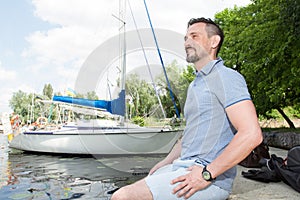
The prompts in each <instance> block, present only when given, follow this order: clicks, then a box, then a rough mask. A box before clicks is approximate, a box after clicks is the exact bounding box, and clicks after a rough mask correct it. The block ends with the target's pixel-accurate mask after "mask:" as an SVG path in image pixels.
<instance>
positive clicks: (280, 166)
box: [242, 146, 300, 192]
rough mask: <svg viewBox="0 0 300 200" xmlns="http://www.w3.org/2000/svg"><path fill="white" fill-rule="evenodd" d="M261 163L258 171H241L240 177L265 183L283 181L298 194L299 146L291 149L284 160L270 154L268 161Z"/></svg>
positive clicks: (299, 184)
mask: <svg viewBox="0 0 300 200" xmlns="http://www.w3.org/2000/svg"><path fill="white" fill-rule="evenodd" d="M262 161H263V162H262ZM262 161H261V162H260V163H261V164H262V165H263V166H262V168H261V169H260V170H248V172H244V171H243V172H242V175H243V176H244V177H245V178H248V179H252V180H256V181H261V182H265V183H268V182H279V181H283V182H284V183H286V184H288V185H289V186H291V187H292V188H293V189H295V190H296V191H298V192H300V146H295V147H293V148H291V149H290V150H289V151H288V154H287V158H286V159H283V158H281V157H278V156H276V155H275V154H272V155H271V158H270V159H269V160H267V159H262Z"/></svg>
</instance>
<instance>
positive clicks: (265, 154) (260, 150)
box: [239, 142, 270, 168]
mask: <svg viewBox="0 0 300 200" xmlns="http://www.w3.org/2000/svg"><path fill="white" fill-rule="evenodd" d="M261 159H270V153H269V147H268V145H266V144H265V143H264V142H262V143H261V144H260V145H258V146H257V147H256V148H255V149H253V151H252V152H251V153H250V154H249V155H248V156H247V157H246V158H245V159H244V160H242V161H241V162H240V163H239V165H241V166H243V167H248V168H258V167H261V165H260V164H259V161H260V160H261Z"/></svg>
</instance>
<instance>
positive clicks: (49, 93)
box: [43, 83, 53, 99]
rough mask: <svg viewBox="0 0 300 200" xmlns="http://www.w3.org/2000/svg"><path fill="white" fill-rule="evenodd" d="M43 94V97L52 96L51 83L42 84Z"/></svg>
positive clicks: (50, 97)
mask: <svg viewBox="0 0 300 200" xmlns="http://www.w3.org/2000/svg"><path fill="white" fill-rule="evenodd" d="M43 95H44V96H45V97H47V98H48V99H52V96H53V88H52V85H51V84H50V83H49V84H45V85H44V89H43Z"/></svg>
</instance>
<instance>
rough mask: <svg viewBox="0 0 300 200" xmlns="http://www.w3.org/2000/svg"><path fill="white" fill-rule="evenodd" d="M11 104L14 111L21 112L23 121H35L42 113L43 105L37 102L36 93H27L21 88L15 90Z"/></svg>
mask: <svg viewBox="0 0 300 200" xmlns="http://www.w3.org/2000/svg"><path fill="white" fill-rule="evenodd" d="M9 106H10V107H11V108H12V109H13V111H14V113H16V114H19V115H20V117H21V119H22V121H23V122H27V121H28V120H31V122H33V121H35V120H36V118H37V117H38V116H39V114H40V110H41V107H40V106H39V104H37V103H35V95H34V94H29V95H28V94H26V93H25V92H23V91H21V90H19V91H18V92H14V93H13V96H12V98H11V99H10V101H9Z"/></svg>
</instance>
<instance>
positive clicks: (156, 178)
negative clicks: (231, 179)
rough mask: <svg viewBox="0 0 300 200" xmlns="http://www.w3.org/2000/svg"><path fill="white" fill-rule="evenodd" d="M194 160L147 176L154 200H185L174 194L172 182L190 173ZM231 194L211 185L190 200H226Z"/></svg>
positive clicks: (176, 164) (175, 164) (167, 167)
mask: <svg viewBox="0 0 300 200" xmlns="http://www.w3.org/2000/svg"><path fill="white" fill-rule="evenodd" d="M194 164H195V161H194V160H187V161H182V160H175V161H174V162H173V164H170V165H166V166H164V167H162V168H160V169H158V170H157V171H156V172H155V173H154V174H152V175H150V176H147V177H146V179H145V181H146V184H147V185H148V187H149V189H150V191H151V193H152V195H153V199H154V200H166V199H168V200H172V199H176V200H178V199H184V198H183V197H182V198H178V197H177V196H176V194H172V190H173V189H174V188H175V187H176V185H171V184H170V183H171V181H172V180H173V179H175V178H177V177H179V176H182V175H184V174H187V173H189V171H187V168H188V167H190V166H192V165H194ZM229 194H230V193H229V192H228V191H226V190H224V189H222V188H220V187H218V186H215V185H213V184H211V185H210V186H208V187H207V188H205V189H203V190H199V191H198V192H196V193H195V194H194V195H193V196H191V197H190V198H189V200H221V199H222V200H225V199H227V198H228V197H229Z"/></svg>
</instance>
